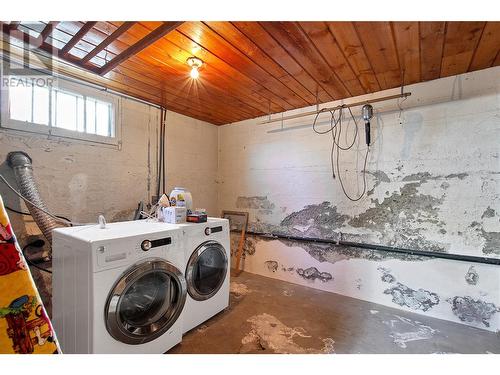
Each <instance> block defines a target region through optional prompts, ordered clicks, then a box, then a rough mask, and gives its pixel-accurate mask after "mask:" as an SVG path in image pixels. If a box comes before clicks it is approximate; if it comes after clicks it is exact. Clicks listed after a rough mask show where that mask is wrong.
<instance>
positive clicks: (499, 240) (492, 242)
mask: <svg viewBox="0 0 500 375" xmlns="http://www.w3.org/2000/svg"><path fill="white" fill-rule="evenodd" d="M469 228H470V229H472V230H473V231H475V233H476V234H477V235H479V236H480V238H481V239H482V240H483V243H484V244H483V249H482V250H483V253H484V254H497V255H500V232H488V231H486V230H484V227H483V224H481V223H479V222H477V221H473V222H472V223H471V224H470V225H469Z"/></svg>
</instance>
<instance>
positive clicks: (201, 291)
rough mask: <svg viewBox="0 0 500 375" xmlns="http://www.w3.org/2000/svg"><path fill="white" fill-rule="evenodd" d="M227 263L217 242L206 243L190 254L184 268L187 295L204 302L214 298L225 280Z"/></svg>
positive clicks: (222, 248)
mask: <svg viewBox="0 0 500 375" xmlns="http://www.w3.org/2000/svg"><path fill="white" fill-rule="evenodd" d="M227 268H228V261H227V255H226V250H225V249H224V247H223V246H222V245H221V244H220V243H219V242H217V241H206V242H204V243H202V244H201V245H200V246H198V247H197V248H196V249H195V251H194V252H193V253H192V254H191V257H190V258H189V261H188V263H187V266H186V282H187V289H188V293H189V295H190V296H191V297H192V298H193V299H195V300H197V301H204V300H206V299H209V298H210V297H212V296H214V295H215V294H216V293H217V292H218V291H219V289H220V288H221V286H222V284H223V283H224V280H225V278H226V274H227Z"/></svg>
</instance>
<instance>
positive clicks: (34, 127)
mask: <svg viewBox="0 0 500 375" xmlns="http://www.w3.org/2000/svg"><path fill="white" fill-rule="evenodd" d="M55 89H59V90H60V91H62V92H68V93H70V94H74V95H80V96H83V97H84V98H86V97H90V98H93V99H96V100H98V101H103V102H108V103H111V105H112V110H111V116H112V119H111V121H112V122H114V134H113V136H103V135H97V134H90V133H85V132H79V131H77V130H69V129H63V128H58V127H56V126H54V125H53V124H52V123H53V121H52V117H53V116H54V115H55V113H53V110H52V109H53V105H52V92H50V94H49V125H42V124H37V123H33V122H30V121H19V120H14V119H11V118H10V112H9V92H10V90H9V89H8V88H7V89H2V90H1V91H2V92H1V100H0V106H1V110H0V129H10V130H15V131H20V132H27V133H34V134H40V135H44V136H47V137H48V138H49V139H64V140H76V141H84V142H89V143H93V144H97V145H99V144H100V145H108V146H114V147H116V148H120V146H121V116H120V113H121V100H120V98H119V97H118V96H117V95H114V94H111V93H108V92H106V91H104V90H99V89H95V88H91V87H88V86H85V85H83V84H78V83H73V82H68V81H66V80H64V79H63V78H60V77H57V85H56V86H55Z"/></svg>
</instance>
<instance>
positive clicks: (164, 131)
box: [161, 108, 167, 193]
mask: <svg viewBox="0 0 500 375" xmlns="http://www.w3.org/2000/svg"><path fill="white" fill-rule="evenodd" d="M166 123H167V109H166V108H164V109H163V121H162V126H163V139H162V141H163V149H162V151H163V154H162V156H161V157H162V158H163V164H162V165H163V170H162V174H163V193H165V190H166V188H167V187H166V185H165V179H166V176H165V164H166V160H165V136H166V130H167V128H166Z"/></svg>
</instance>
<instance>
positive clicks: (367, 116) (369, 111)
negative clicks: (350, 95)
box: [361, 104, 373, 146]
mask: <svg viewBox="0 0 500 375" xmlns="http://www.w3.org/2000/svg"><path fill="white" fill-rule="evenodd" d="M361 113H362V115H363V120H365V138H366V145H367V146H370V143H371V136H370V120H371V119H372V117H373V107H372V106H371V105H370V104H365V105H364V106H363V108H361Z"/></svg>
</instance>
